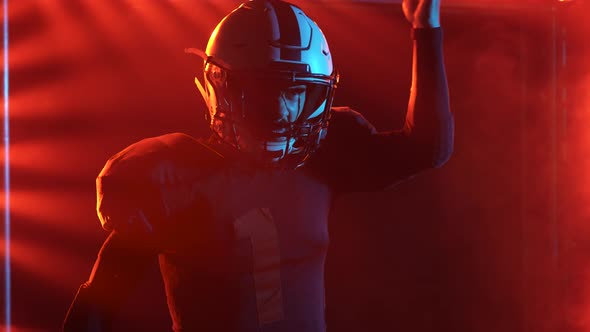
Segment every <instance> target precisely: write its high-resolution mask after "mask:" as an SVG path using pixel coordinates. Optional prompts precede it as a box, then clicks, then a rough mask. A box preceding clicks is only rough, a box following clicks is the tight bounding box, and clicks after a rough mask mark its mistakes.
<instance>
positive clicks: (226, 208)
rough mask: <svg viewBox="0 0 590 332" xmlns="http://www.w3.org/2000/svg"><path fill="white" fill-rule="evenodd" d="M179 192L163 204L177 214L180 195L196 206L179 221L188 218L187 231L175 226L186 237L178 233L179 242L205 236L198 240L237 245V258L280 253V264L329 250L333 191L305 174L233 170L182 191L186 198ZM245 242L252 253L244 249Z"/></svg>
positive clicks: (167, 191)
mask: <svg viewBox="0 0 590 332" xmlns="http://www.w3.org/2000/svg"><path fill="white" fill-rule="evenodd" d="M178 189H179V187H177V186H174V187H170V188H164V189H163V190H162V196H163V201H164V205H165V206H167V208H168V209H169V210H174V209H175V206H174V204H178V202H179V201H182V199H181V197H180V196H184V197H187V195H186V194H189V195H188V197H189V199H190V200H192V201H193V202H191V203H190V204H189V206H192V209H193V210H194V211H189V212H190V213H189V215H190V217H189V218H180V219H185V220H183V221H182V223H183V224H184V227H174V229H176V232H181V233H183V234H180V235H181V236H179V234H176V235H175V236H174V238H175V239H176V240H178V239H179V238H186V239H187V241H189V242H194V241H192V240H191V238H193V237H194V238H200V237H202V234H204V233H206V234H207V236H206V237H207V238H206V239H201V240H200V241H206V242H217V243H219V242H220V241H221V242H225V244H224V245H226V246H236V249H237V250H236V253H237V254H238V255H239V254H240V253H241V252H244V253H245V252H247V251H252V250H253V251H257V252H258V253H262V255H259V257H265V256H267V255H264V253H270V252H273V251H276V250H279V251H280V254H281V258H282V261H285V260H290V259H294V260H297V259H301V258H302V257H303V256H309V255H313V254H314V253H317V252H318V251H319V252H324V251H325V250H326V248H327V245H328V241H329V238H328V214H329V210H330V204H331V200H332V196H331V192H330V190H329V188H328V187H327V186H326V185H325V184H323V183H321V182H320V181H317V180H316V179H315V178H313V177H311V176H309V175H307V174H306V173H304V172H301V171H265V172H256V173H247V172H242V171H239V170H233V169H229V170H224V171H222V172H218V173H216V174H213V175H211V176H209V177H207V178H206V179H204V180H200V181H198V182H195V183H192V184H190V186H189V187H184V190H182V191H186V190H188V192H186V193H181V192H179V190H178ZM194 201H198V204H195V202H194ZM205 211H206V212H205ZM171 214H174V213H171ZM176 222H177V221H174V220H172V221H171V223H176ZM191 233H193V234H191ZM194 233H201V234H194ZM228 241H230V242H232V243H228ZM245 243H248V244H249V246H251V249H250V250H246V248H244V250H240V247H242V246H244V244H245Z"/></svg>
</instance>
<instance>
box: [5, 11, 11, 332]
mask: <svg viewBox="0 0 590 332" xmlns="http://www.w3.org/2000/svg"><path fill="white" fill-rule="evenodd" d="M3 16H4V26H3V28H4V52H3V60H4V137H3V138H4V246H5V248H4V253H5V254H4V255H5V257H4V281H5V283H4V296H5V297H4V315H5V323H6V329H5V331H6V332H10V326H11V325H12V322H11V319H10V318H11V317H10V316H11V312H10V305H11V294H10V288H11V285H10V284H11V280H10V159H9V158H10V132H9V128H10V122H9V109H8V106H9V103H8V71H9V70H8V0H4V1H3Z"/></svg>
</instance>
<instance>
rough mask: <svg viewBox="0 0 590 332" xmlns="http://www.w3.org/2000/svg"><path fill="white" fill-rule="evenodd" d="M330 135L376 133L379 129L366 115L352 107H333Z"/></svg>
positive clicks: (348, 135) (347, 135)
mask: <svg viewBox="0 0 590 332" xmlns="http://www.w3.org/2000/svg"><path fill="white" fill-rule="evenodd" d="M331 111H332V114H331V117H330V127H329V128H328V137H330V135H332V136H340V135H343V136H345V137H350V136H356V135H359V134H360V135H362V134H375V133H377V129H375V127H374V126H373V125H372V124H371V123H370V122H369V121H368V120H367V119H365V117H364V116H363V115H362V114H361V113H359V112H357V111H355V110H353V109H352V108H350V107H332V110H331Z"/></svg>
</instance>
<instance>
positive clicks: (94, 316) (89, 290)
mask: <svg viewBox="0 0 590 332" xmlns="http://www.w3.org/2000/svg"><path fill="white" fill-rule="evenodd" d="M156 257H157V254H156V252H154V251H153V250H152V249H148V248H147V247H146V246H145V245H144V244H143V243H135V242H134V241H133V240H132V239H128V238H125V237H123V236H121V235H120V234H118V233H117V232H115V231H113V232H111V233H110V235H109V237H108V238H107V239H106V240H105V242H104V244H103V245H102V247H101V249H100V251H99V253H98V257H97V259H96V262H95V263H94V267H93V269H92V273H91V274H90V278H89V279H88V281H87V282H85V283H84V284H82V286H80V288H79V289H78V293H77V294H76V296H75V298H74V300H73V301H72V304H71V305H70V308H69V310H68V312H67V314H66V318H65V320H64V324H63V331H64V332H70V331H76V332H82V331H103V332H104V331H111V320H112V317H113V315H114V314H116V312H117V311H118V309H119V307H120V305H121V304H122V303H123V302H124V301H125V300H126V299H127V298H128V297H129V295H130V294H131V293H132V292H133V291H134V289H135V287H136V286H137V285H138V284H139V282H140V281H141V280H143V278H144V275H145V273H146V271H147V269H148V268H149V266H150V265H151V264H153V263H154V264H155V261H156Z"/></svg>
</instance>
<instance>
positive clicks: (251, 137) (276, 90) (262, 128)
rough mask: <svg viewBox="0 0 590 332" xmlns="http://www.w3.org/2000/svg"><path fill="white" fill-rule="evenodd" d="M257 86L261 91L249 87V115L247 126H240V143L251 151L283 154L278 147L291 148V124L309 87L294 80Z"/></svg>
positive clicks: (246, 121)
mask: <svg viewBox="0 0 590 332" xmlns="http://www.w3.org/2000/svg"><path fill="white" fill-rule="evenodd" d="M256 89H258V90H259V91H253V90H250V91H246V96H247V97H246V98H245V100H246V102H247V105H245V114H246V117H245V119H244V122H243V124H244V127H243V128H240V135H239V138H238V139H239V141H240V145H241V146H242V147H243V148H245V149H246V150H247V151H252V152H256V151H260V150H262V149H264V150H267V151H269V150H270V151H271V154H273V155H274V154H276V155H277V158H280V155H282V153H280V154H279V153H278V151H284V149H285V147H286V146H287V149H289V148H288V146H292V144H293V143H294V140H295V138H289V137H288V128H289V126H290V124H293V123H295V122H296V121H297V120H298V118H299V116H300V115H301V113H302V110H303V105H304V104H305V99H306V95H307V87H306V86H305V85H302V84H299V85H296V84H291V85H285V86H271V85H266V86H264V87H260V86H258V87H256ZM273 151H274V152H273ZM267 158H270V157H269V156H267ZM270 159H272V158H270Z"/></svg>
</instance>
